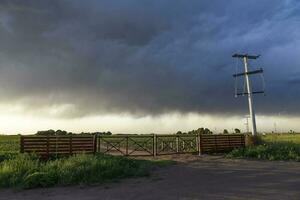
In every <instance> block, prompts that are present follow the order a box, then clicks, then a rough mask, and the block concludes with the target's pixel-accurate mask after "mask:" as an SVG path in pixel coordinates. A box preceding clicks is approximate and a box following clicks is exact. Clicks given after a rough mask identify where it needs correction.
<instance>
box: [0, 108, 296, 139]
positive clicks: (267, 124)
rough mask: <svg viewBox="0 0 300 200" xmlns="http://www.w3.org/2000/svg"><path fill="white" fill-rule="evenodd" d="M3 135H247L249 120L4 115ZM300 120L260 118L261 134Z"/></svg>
mask: <svg viewBox="0 0 300 200" xmlns="http://www.w3.org/2000/svg"><path fill="white" fill-rule="evenodd" d="M0 120H1V124H0V134H34V133H36V132H37V131H38V130H48V129H53V130H58V129H61V130H66V131H69V132H74V133H80V132H95V131H111V132H112V133H114V134H116V133H127V134H147V133H157V134H171V133H175V132H177V131H184V132H185V131H190V130H193V129H197V128H200V127H206V128H209V129H210V130H211V131H213V132H215V133H221V132H222V131H223V130H224V129H227V130H228V131H229V132H233V129H234V128H239V129H240V130H241V131H242V132H244V131H246V126H245V122H246V119H245V118H243V116H234V117H228V116H227V117H226V116H216V115H201V114H196V113H189V114H179V113H170V114H164V115H160V116H145V117H139V118H138V117H134V116H130V115H128V114H123V115H101V116H90V117H81V118H61V117H43V116H41V115H34V114H32V113H31V114H12V113H7V114H5V113H4V112H2V113H1V114H0ZM299 120H300V118H299V117H286V116H262V115H258V116H257V127H258V131H259V132H271V131H274V129H275V127H274V124H275V123H276V129H277V132H288V131H289V130H293V131H295V132H300V127H299Z"/></svg>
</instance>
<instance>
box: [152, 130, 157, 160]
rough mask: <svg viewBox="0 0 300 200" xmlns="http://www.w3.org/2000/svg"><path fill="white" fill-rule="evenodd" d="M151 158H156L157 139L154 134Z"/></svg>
mask: <svg viewBox="0 0 300 200" xmlns="http://www.w3.org/2000/svg"><path fill="white" fill-rule="evenodd" d="M153 156H154V157H156V156H157V137H156V134H153Z"/></svg>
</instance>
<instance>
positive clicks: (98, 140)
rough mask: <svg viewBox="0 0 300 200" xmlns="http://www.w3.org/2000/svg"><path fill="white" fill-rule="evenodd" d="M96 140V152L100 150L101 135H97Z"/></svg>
mask: <svg viewBox="0 0 300 200" xmlns="http://www.w3.org/2000/svg"><path fill="white" fill-rule="evenodd" d="M97 142H98V153H100V152H101V135H98V136H97Z"/></svg>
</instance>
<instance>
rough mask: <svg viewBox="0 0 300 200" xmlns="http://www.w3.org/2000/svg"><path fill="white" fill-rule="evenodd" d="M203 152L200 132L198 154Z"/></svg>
mask: <svg viewBox="0 0 300 200" xmlns="http://www.w3.org/2000/svg"><path fill="white" fill-rule="evenodd" d="M202 153H203V145H202V134H201V133H200V134H199V156H201V155H202Z"/></svg>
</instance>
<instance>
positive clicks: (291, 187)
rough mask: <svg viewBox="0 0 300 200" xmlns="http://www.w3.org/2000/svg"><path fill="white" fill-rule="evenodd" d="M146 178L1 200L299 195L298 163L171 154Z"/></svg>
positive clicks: (7, 195)
mask: <svg viewBox="0 0 300 200" xmlns="http://www.w3.org/2000/svg"><path fill="white" fill-rule="evenodd" d="M173 159H176V160H179V163H178V164H176V165H173V166H170V167H166V168H163V169H159V170H157V171H155V172H154V173H153V175H152V176H151V177H148V178H138V179H127V180H122V181H120V182H119V183H110V184H105V185H102V186H93V187H80V186H75V187H59V188H50V189H34V190H25V191H13V190H0V199H1V200H8V199H9V200H50V199H51V200H96V199H97V200H98V199H101V200H102V199H103V200H105V199H107V200H110V199H112V200H118V199H122V200H127V199H134V200H138V199H155V200H160V199H163V200H166V199H182V200H195V199H213V200H217V199H230V200H234V199H247V200H249V199H272V200H275V199H280V200H283V199H295V200H299V199H300V163H296V162H267V161H249V160H228V159H223V158H221V157H212V156H203V157H197V156H179V157H173Z"/></svg>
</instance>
